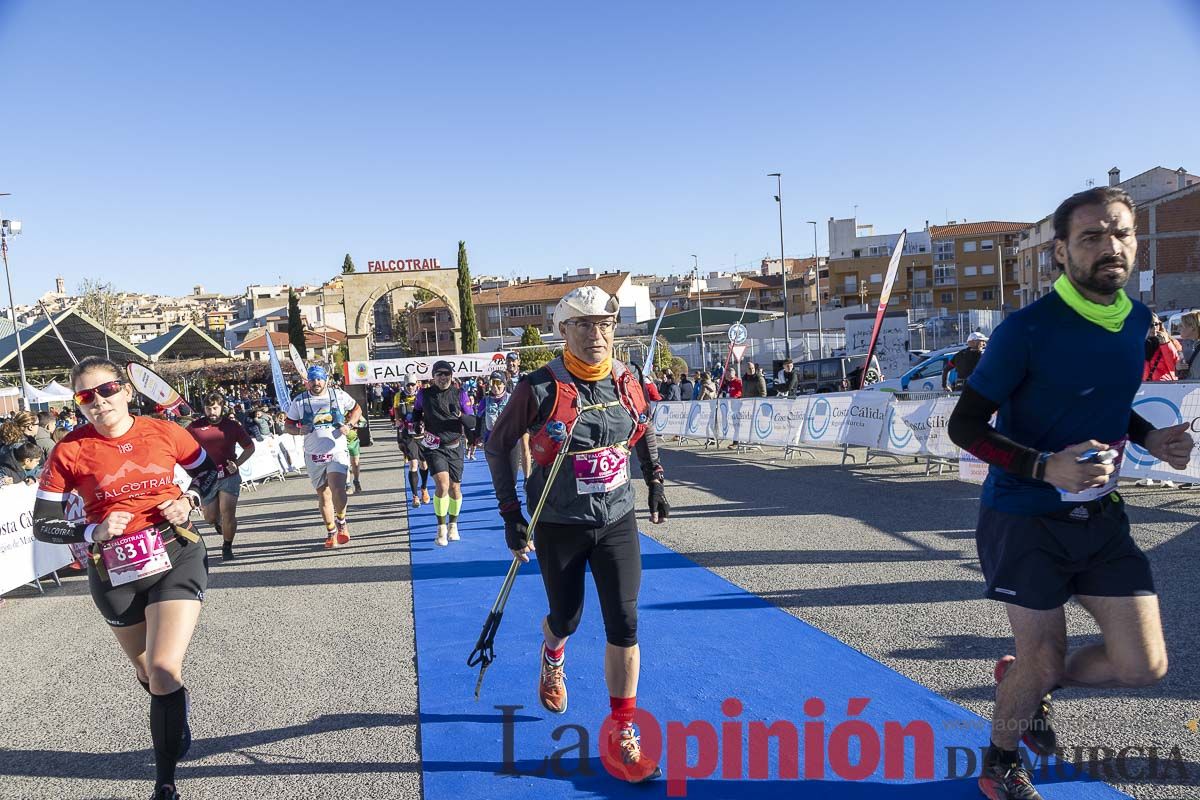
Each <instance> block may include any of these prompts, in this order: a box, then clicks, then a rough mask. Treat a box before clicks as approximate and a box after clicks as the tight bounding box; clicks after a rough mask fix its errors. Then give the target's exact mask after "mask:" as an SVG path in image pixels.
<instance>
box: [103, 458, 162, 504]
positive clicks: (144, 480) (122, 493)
mask: <svg viewBox="0 0 1200 800" xmlns="http://www.w3.org/2000/svg"><path fill="white" fill-rule="evenodd" d="M174 482H175V474H174V471H173V470H170V469H167V468H166V467H164V466H161V465H159V464H138V463H137V462H135V461H126V462H125V463H123V464H122V465H121V468H120V469H118V470H117V471H116V472H114V473H113V474H112V475H105V476H104V477H103V478H101V479H100V480H99V481H97V482H96V486H97V489H98V491H96V493H95V494H96V499H97V500H117V499H119V498H122V497H128V496H130V495H139V494H145V493H146V492H151V491H154V490H156V489H162V488H165V487H167V486H170V485H171V484H172V483H174Z"/></svg>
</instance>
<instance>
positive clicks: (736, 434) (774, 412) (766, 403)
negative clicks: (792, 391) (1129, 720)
mask: <svg viewBox="0 0 1200 800" xmlns="http://www.w3.org/2000/svg"><path fill="white" fill-rule="evenodd" d="M957 402H958V398H957V397H956V396H943V397H937V398H934V399H930V400H896V399H895V396H894V395H893V394H891V393H889V392H874V391H870V390H868V391H862V392H839V393H837V394H816V395H806V396H803V397H797V398H792V399H786V398H777V397H766V398H752V399H745V398H743V399H723V400H704V401H692V402H678V403H657V404H656V405H655V410H654V416H653V425H654V430H655V431H656V432H657V433H658V434H659V435H660V436H662V437H667V436H683V437H687V438H693V439H699V438H706V437H713V438H720V439H721V440H722V441H738V442H746V443H754V444H762V445H769V446H773V447H784V446H786V445H789V444H800V443H804V444H806V445H808V446H815V447H821V446H824V447H840V446H841V445H844V444H845V445H853V446H859V447H869V448H872V449H878V450H884V451H887V452H889V453H895V454H897V455H912V456H933V457H936V458H947V459H960V465H959V469H960V477H961V478H962V480H966V481H971V482H976V483H978V482H982V480H983V479H984V477H986V475H987V465H986V464H984V463H983V462H980V461H979V460H978V459H976V458H974V457H972V456H970V455H969V454H963V453H961V452H960V450H959V448H958V446H957V445H955V444H954V443H953V442H952V441H950V437H949V435H948V433H947V430H948V428H947V426H948V424H949V420H950V415H951V414H952V413H953V411H954V405H955V403H957ZM1133 408H1134V409H1136V410H1137V412H1138V413H1139V414H1141V415H1142V416H1143V417H1145V418H1146V419H1147V420H1149V421H1150V422H1151V423H1152V424H1153V425H1154V426H1155V427H1158V428H1165V427H1168V426H1171V425H1179V424H1182V423H1187V424H1188V429H1189V431H1190V432H1191V434H1192V436H1193V437H1194V438H1195V439H1196V448H1195V450H1194V451H1193V456H1192V463H1191V464H1190V465H1189V467H1188V468H1187V469H1186V470H1183V471H1177V470H1174V469H1172V468H1171V467H1170V466H1168V465H1166V464H1163V463H1162V462H1160V461H1159V460H1158V459H1156V458H1154V457H1153V456H1151V455H1150V454H1149V453H1148V452H1146V450H1144V449H1143V448H1141V447H1138V446H1137V445H1134V444H1131V445H1129V446H1128V447H1127V448H1126V451H1125V459H1124V462H1123V464H1122V466H1121V477H1122V478H1130V479H1137V478H1154V479H1156V480H1186V481H1200V385H1198V384H1187V383H1148V384H1144V385H1143V386H1142V389H1141V390H1140V391H1139V392H1138V394H1137V396H1136V397H1135V399H1134V402H1133ZM286 438H293V439H295V438H297V437H286ZM297 447H298V445H297Z"/></svg>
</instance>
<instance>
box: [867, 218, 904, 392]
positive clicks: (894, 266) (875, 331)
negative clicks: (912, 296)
mask: <svg viewBox="0 0 1200 800" xmlns="http://www.w3.org/2000/svg"><path fill="white" fill-rule="evenodd" d="M907 238H908V229H907V228H905V229H904V230H902V231H900V238H899V239H897V240H896V244H895V245H893V246H892V260H891V261H889V262H888V268H887V274H886V275H884V276H883V292H882V293H880V295H879V308H878V309H877V310H876V311H875V327H874V328H872V329H871V344H870V345H868V346H867V360H866V361H865V362H863V367H862V378H860V379H859V383H858V388H859V389H861V388H863V387H864V386H866V385H867V373H868V372H869V371H870V369H871V356H873V355H875V341H876V340H877V339H878V338H879V329H880V328H882V327H883V312H885V311H887V304H888V300H890V299H891V297H892V284H894V283H895V282H896V272H897V271H899V269H900V256H902V255H904V240H905V239H907Z"/></svg>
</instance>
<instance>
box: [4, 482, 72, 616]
mask: <svg viewBox="0 0 1200 800" xmlns="http://www.w3.org/2000/svg"><path fill="white" fill-rule="evenodd" d="M36 493H37V487H36V486H30V485H28V484H25V483H20V484H17V485H15V486H5V487H4V488H2V489H0V594H4V593H5V592H9V591H12V590H13V589H15V588H17V587H18V586H21V585H23V584H26V583H30V582H31V581H33V580H34V579H35V578H40V577H41V576H43V575H49V574H50V573H51V572H53V571H55V570H56V569H62V568H63V567H65V566H66V565H67V564H70V563H71V562H72V561H74V560H75V556H73V555H71V548H69V547H67V546H66V545H65V544H45V543H44V542H39V541H37V540H35V539H34V538H33V499H34V495H35V494H36Z"/></svg>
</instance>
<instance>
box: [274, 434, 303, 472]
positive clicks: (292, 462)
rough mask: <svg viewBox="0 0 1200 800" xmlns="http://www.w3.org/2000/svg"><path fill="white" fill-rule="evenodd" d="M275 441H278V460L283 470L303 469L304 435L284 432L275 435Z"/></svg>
mask: <svg viewBox="0 0 1200 800" xmlns="http://www.w3.org/2000/svg"><path fill="white" fill-rule="evenodd" d="M276 441H277V442H278V443H279V455H280V459H279V461H280V464H281V465H282V466H283V468H284V470H285V471H289V470H304V437H303V436H296V435H294V434H291V433H285V434H284V435H283V436H279V437H276Z"/></svg>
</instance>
